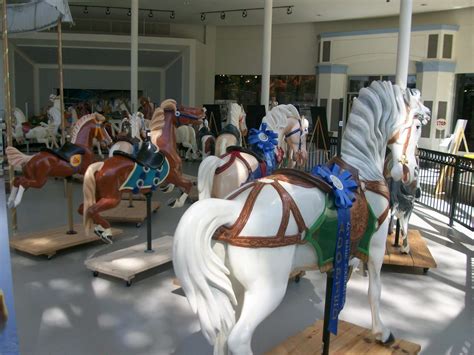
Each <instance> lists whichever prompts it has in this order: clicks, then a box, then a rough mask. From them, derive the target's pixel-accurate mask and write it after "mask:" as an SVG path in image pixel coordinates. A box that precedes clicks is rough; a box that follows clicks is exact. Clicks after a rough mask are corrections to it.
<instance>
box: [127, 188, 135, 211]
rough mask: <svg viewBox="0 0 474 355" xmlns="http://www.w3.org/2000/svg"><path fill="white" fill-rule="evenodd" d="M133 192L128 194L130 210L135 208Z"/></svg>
mask: <svg viewBox="0 0 474 355" xmlns="http://www.w3.org/2000/svg"><path fill="white" fill-rule="evenodd" d="M133 207H134V206H133V192H131V191H130V193H129V194H128V208H133Z"/></svg>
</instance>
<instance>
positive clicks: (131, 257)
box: [84, 236, 173, 286]
mask: <svg viewBox="0 0 474 355" xmlns="http://www.w3.org/2000/svg"><path fill="white" fill-rule="evenodd" d="M146 247H147V245H146V243H141V244H137V245H134V246H132V247H129V248H125V249H120V250H117V251H114V252H112V253H108V254H105V255H101V256H98V257H95V258H91V259H88V260H86V261H85V262H84V264H85V265H86V267H87V268H88V269H89V270H91V271H92V273H93V275H94V276H98V275H99V273H100V274H105V275H109V276H113V277H116V278H119V279H122V280H125V282H126V285H127V286H130V285H131V284H132V279H134V278H135V276H137V275H138V274H139V273H141V272H144V271H147V270H150V269H153V268H156V267H158V266H160V265H163V264H166V263H169V262H170V261H171V260H172V255H173V237H170V236H166V237H162V238H159V239H155V240H154V241H153V249H154V252H151V253H148V252H145V250H146Z"/></svg>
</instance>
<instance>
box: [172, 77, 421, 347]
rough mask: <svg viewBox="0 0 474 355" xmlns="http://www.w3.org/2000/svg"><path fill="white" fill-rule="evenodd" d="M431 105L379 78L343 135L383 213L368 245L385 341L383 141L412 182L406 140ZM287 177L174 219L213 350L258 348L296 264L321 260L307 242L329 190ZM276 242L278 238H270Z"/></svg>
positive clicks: (184, 280) (184, 270)
mask: <svg viewBox="0 0 474 355" xmlns="http://www.w3.org/2000/svg"><path fill="white" fill-rule="evenodd" d="M427 112H428V110H427V109H426V108H425V107H424V106H423V105H422V103H421V101H420V98H419V95H418V96H417V95H412V94H411V92H410V90H409V89H407V90H404V91H402V90H401V89H400V88H399V87H398V86H396V85H392V84H391V83H390V82H383V83H382V82H373V83H372V84H371V86H370V87H369V88H364V89H362V90H361V91H360V94H359V98H358V99H356V100H355V102H354V105H353V107H352V112H351V114H350V117H349V119H348V123H347V127H346V129H345V131H344V135H343V138H342V160H343V161H345V162H346V163H347V164H350V165H352V166H353V167H354V168H356V169H358V172H359V178H360V180H361V181H362V184H363V185H362V188H363V189H365V190H366V191H365V197H366V199H367V201H368V203H369V205H370V210H371V211H372V215H373V216H374V217H373V218H375V219H376V222H374V223H373V225H372V228H374V229H376V226H377V227H378V229H376V231H375V233H374V234H373V235H372V238H371V240H370V244H369V245H368V251H369V255H368V269H369V302H370V305H371V310H372V333H373V334H374V335H375V337H376V339H377V340H379V341H382V342H386V341H388V340H389V339H391V338H393V336H392V334H391V332H390V330H389V329H388V328H387V327H386V326H385V325H384V324H383V323H382V320H381V318H380V296H381V282H380V269H381V266H382V262H383V257H384V253H385V242H386V238H387V224H388V220H387V218H386V215H387V214H388V200H387V198H386V197H384V195H385V193H388V191H386V185H385V180H384V175H383V164H384V158H385V149H386V146H387V145H389V146H390V147H391V149H392V154H393V159H394V162H395V164H394V166H393V169H392V171H391V175H392V177H393V178H394V179H395V180H399V179H404V180H405V181H406V182H407V183H409V182H410V181H411V180H412V178H413V176H414V175H413V169H414V166H415V164H416V163H415V156H414V155H413V156H412V155H411V154H410V155H408V154H409V153H410V151H407V150H406V149H403V148H402V147H404V146H405V145H404V144H403V143H404V142H405V141H406V140H409V143H408V145H409V146H412V145H415V144H416V142H415V139H414V137H415V136H414V135H412V136H411V137H410V135H409V134H408V132H409V131H410V130H411V129H412V128H413V125H414V122H415V121H416V120H417V119H416V118H415V117H416V116H417V115H426V113H427ZM288 171H290V172H297V173H299V174H304V173H302V172H298V171H296V170H293V169H289V170H288ZM285 177H286V176H285V175H283V174H280V175H276V176H274V177H272V176H270V177H267V178H263V179H260V180H257V181H256V182H255V183H250V184H246V185H244V186H243V187H242V188H241V189H239V190H237V191H236V192H234V193H233V194H232V196H230V197H229V198H228V199H213V198H211V199H206V200H202V201H198V202H195V203H194V204H193V205H191V207H189V209H188V210H187V211H186V212H185V213H184V214H183V216H182V217H181V220H180V221H179V223H178V226H177V228H176V232H175V235H174V246H173V265H174V270H175V272H176V275H177V277H178V279H179V280H180V282H181V285H182V287H183V290H184V292H185V294H186V296H187V298H188V301H189V303H190V305H191V309H192V311H193V312H194V313H197V315H198V317H199V320H200V323H201V331H202V332H203V334H204V336H205V337H206V339H207V340H208V341H209V342H210V343H211V344H213V345H214V353H215V354H223V353H225V351H226V349H227V348H228V350H229V352H230V353H232V354H252V349H251V341H252V336H253V333H254V331H255V329H256V327H257V326H258V325H259V324H260V323H261V322H262V321H263V320H264V319H265V318H266V317H267V316H268V315H269V314H270V313H272V312H273V311H274V310H275V309H276V308H277V306H278V305H279V304H280V302H281V301H282V299H283V297H284V295H285V291H286V287H287V283H288V277H289V275H290V273H291V271H292V270H294V269H296V268H301V267H303V266H307V265H313V264H315V263H317V257H316V253H315V249H313V248H312V247H311V246H310V243H304V244H302V243H301V241H302V239H303V238H306V232H305V231H308V228H309V227H311V226H313V225H315V221H317V220H318V217H319V216H321V214H322V213H323V212H324V211H325V204H326V199H327V198H328V197H327V195H326V194H325V193H324V192H323V191H322V190H320V189H319V188H317V187H315V185H313V184H307V185H306V186H305V187H304V186H301V184H298V183H296V182H294V181H292V180H289V179H285ZM295 181H298V180H295ZM333 181H334V180H333ZM338 181H339V182H340V180H338ZM368 181H372V183H371V184H369V182H368ZM379 184H382V185H383V186H384V187H385V191H383V194H382V190H381V189H378V190H377V189H375V187H376V186H380V185H379ZM334 185H336V186H337V184H336V183H334ZM371 186H372V187H373V188H370V187H371ZM373 190H375V191H378V192H372V191H373ZM333 191H334V188H333ZM259 192H260V193H259ZM281 195H283V196H284V197H285V199H283V197H280V196H281ZM282 200H285V201H287V202H288V203H287V204H284V203H282ZM288 205H289V206H290V207H289V206H288ZM252 207H253V208H252ZM283 208H284V209H285V210H284V211H285V213H283V211H282V209H283ZM203 211H205V213H203ZM356 222H357V221H356ZM366 226H367V227H368V225H366ZM216 231H217V234H215V232H216ZM243 236H246V237H243ZM247 236H248V237H247ZM214 237H217V238H218V239H219V240H216V239H215V238H214ZM288 238H289V239H288ZM288 241H290V242H289V243H288ZM268 242H271V243H273V242H275V244H273V245H272V247H268V246H269V245H270V244H269V243H268ZM276 242H283V243H282V244H277V243H276ZM239 244H240V246H238V245H239ZM249 245H253V247H249ZM231 280H236V281H238V282H239V284H240V285H241V286H243V288H244V289H245V294H244V298H243V304H242V308H241V313H240V317H239V319H238V320H237V322H236V319H235V318H236V315H235V310H234V307H235V306H237V305H238V302H240V301H242V298H237V297H236V295H235V291H234V288H233V284H232V282H231ZM321 286H322V285H321ZM239 306H240V304H239Z"/></svg>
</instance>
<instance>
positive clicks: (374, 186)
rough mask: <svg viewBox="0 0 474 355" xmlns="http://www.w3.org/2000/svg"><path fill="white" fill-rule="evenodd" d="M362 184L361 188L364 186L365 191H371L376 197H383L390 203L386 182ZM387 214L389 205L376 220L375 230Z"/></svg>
mask: <svg viewBox="0 0 474 355" xmlns="http://www.w3.org/2000/svg"><path fill="white" fill-rule="evenodd" d="M362 184H363V186H365V190H367V191H371V192H373V193H376V194H378V195H382V196H383V197H385V198H386V199H387V201H388V202H390V191H389V189H388V186H387V182H386V181H385V180H380V181H378V180H370V181H363V182H362ZM389 212H390V203H389V204H388V205H387V207H386V208H385V210H384V211H383V212H382V214H381V215H380V216H379V217H378V218H377V223H378V225H377V228H378V227H380V226H381V225H382V223H383V222H384V221H385V219H386V218H387V216H388V214H389Z"/></svg>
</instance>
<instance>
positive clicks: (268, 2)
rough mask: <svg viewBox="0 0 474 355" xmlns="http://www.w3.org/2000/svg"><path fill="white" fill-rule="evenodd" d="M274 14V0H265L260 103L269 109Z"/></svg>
mask: <svg viewBox="0 0 474 355" xmlns="http://www.w3.org/2000/svg"><path fill="white" fill-rule="evenodd" d="M272 15H273V0H265V9H264V20H263V55H262V91H261V93H260V104H262V105H264V106H265V110H268V102H269V101H268V100H269V99H270V64H271V56H272Z"/></svg>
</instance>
